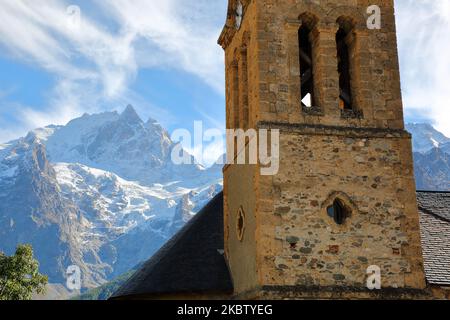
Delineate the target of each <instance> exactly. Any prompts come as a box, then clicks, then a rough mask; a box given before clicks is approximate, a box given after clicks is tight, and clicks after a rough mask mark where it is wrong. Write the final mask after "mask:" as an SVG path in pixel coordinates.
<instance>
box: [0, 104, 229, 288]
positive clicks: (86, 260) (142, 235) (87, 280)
mask: <svg viewBox="0 0 450 320" xmlns="http://www.w3.org/2000/svg"><path fill="white" fill-rule="evenodd" d="M174 146H175V144H174V143H173V142H172V141H171V140H170V138H169V134H168V133H167V131H166V130H164V128H162V126H161V125H159V124H158V122H157V121H155V120H152V119H150V120H149V121H147V122H145V123H144V122H143V121H142V120H141V118H140V117H139V116H138V114H137V113H136V111H135V110H134V108H133V107H132V106H128V107H127V108H126V109H125V110H124V111H123V112H122V113H120V114H119V113H117V112H105V113H100V114H92V115H90V114H84V115H83V116H82V117H80V118H77V119H73V120H72V121H70V122H69V123H67V125H65V126H47V127H45V128H39V129H36V130H33V131H31V132H29V133H28V134H27V136H26V137H24V138H19V139H17V140H14V141H11V142H9V143H6V144H2V145H0V250H1V251H4V252H6V253H7V254H9V253H11V252H12V251H13V250H14V249H15V246H16V245H17V244H18V243H31V244H32V245H33V247H34V248H35V251H36V255H37V257H38V259H39V260H40V262H41V266H42V268H43V272H44V273H46V274H48V275H49V276H50V281H51V282H57V283H63V282H64V276H65V268H67V266H69V265H73V264H76V265H78V266H80V268H81V269H82V272H83V274H84V278H83V281H84V283H83V286H85V287H91V286H96V285H99V284H101V283H103V282H104V281H106V280H109V279H111V278H112V277H114V276H116V275H118V274H120V273H122V272H125V271H128V270H129V269H130V268H132V267H133V266H134V265H136V264H137V263H139V262H141V261H142V260H145V259H147V258H148V257H149V256H150V255H151V254H153V253H154V252H155V251H156V250H157V249H159V247H160V246H161V245H162V244H163V243H164V242H165V241H166V240H168V238H169V237H170V236H171V235H172V234H173V233H174V232H176V231H177V230H178V229H179V228H180V227H181V226H182V225H183V224H184V223H185V222H186V221H187V220H188V219H189V218H190V217H191V216H192V215H194V214H195V213H196V211H197V210H199V209H200V208H201V207H202V206H203V205H205V204H206V203H207V202H208V201H209V200H210V199H211V198H212V197H213V196H214V195H215V194H216V193H217V192H220V190H221V183H222V176H221V171H220V170H208V171H205V170H203V169H202V168H201V167H200V166H198V165H191V166H176V165H175V164H173V163H172V161H171V158H170V156H171V150H172V148H173V147H174ZM143 243H145V244H146V245H145V246H143V245H142V244H143Z"/></svg>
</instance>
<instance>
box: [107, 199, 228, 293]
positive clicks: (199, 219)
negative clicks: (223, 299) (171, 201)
mask: <svg viewBox="0 0 450 320" xmlns="http://www.w3.org/2000/svg"><path fill="white" fill-rule="evenodd" d="M223 239H224V235H223V194H222V193H220V194H218V195H217V196H216V197H215V198H214V199H213V200H211V202H210V203H208V204H207V205H206V206H205V207H204V208H203V209H202V210H201V211H200V212H199V213H198V214H197V215H196V216H195V217H194V218H192V220H191V221H190V222H188V223H187V224H186V226H185V227H184V228H183V229H181V230H180V231H179V232H178V233H177V234H176V235H175V236H174V237H173V238H172V239H171V240H169V242H168V243H167V244H166V245H164V246H163V247H162V248H161V249H160V250H159V251H158V252H157V253H156V254H155V255H154V256H153V257H152V258H151V259H150V260H148V261H147V262H146V263H145V264H144V265H143V266H142V268H141V269H140V270H138V271H137V272H136V273H135V274H134V275H133V276H132V277H131V279H130V280H128V281H127V282H126V283H125V284H124V285H123V286H122V287H121V288H120V289H119V290H118V291H117V292H116V293H115V294H114V296H113V298H114V297H125V296H128V297H133V296H142V295H146V296H152V295H164V294H174V293H176V294H191V293H193V294H203V293H230V292H232V291H233V285H232V282H231V277H230V272H229V271H228V267H227V264H226V261H225V257H224V255H223V249H224V245H223Z"/></svg>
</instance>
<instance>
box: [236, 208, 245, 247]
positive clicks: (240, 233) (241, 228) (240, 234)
mask: <svg viewBox="0 0 450 320" xmlns="http://www.w3.org/2000/svg"><path fill="white" fill-rule="evenodd" d="M236 232H237V238H238V240H239V241H242V240H243V239H244V232H245V212H244V209H243V208H242V207H240V208H239V210H238V214H237V219H236Z"/></svg>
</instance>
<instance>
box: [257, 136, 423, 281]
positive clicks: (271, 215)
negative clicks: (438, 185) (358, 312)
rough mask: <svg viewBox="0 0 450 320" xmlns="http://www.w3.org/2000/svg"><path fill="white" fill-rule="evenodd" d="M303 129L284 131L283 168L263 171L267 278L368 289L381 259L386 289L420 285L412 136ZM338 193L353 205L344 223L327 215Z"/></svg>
mask: <svg viewBox="0 0 450 320" xmlns="http://www.w3.org/2000/svg"><path fill="white" fill-rule="evenodd" d="M305 131H306V130H301V129H297V128H294V129H293V128H290V129H289V130H287V131H284V132H283V133H282V136H281V164H280V172H279V174H278V175H276V176H274V177H263V178H261V179H262V180H266V181H265V182H264V183H261V184H260V185H261V186H262V188H259V189H260V193H259V197H258V199H259V201H260V202H261V203H266V204H267V203H268V202H270V203H271V204H273V207H271V206H269V208H268V210H267V211H266V212H264V211H260V212H258V216H259V217H260V223H261V224H263V225H264V227H262V228H261V230H264V231H262V232H261V234H259V235H258V238H260V247H258V253H259V254H260V255H259V257H258V262H259V263H260V267H261V270H262V274H261V282H262V284H263V285H285V286H295V285H298V286H347V287H362V288H364V287H365V286H366V279H367V273H366V270H367V268H368V267H369V266H371V265H377V266H379V267H380V268H381V272H382V286H383V287H384V288H388V287H391V288H405V287H408V288H423V287H424V286H425V282H424V274H423V262H422V254H421V247H420V238H419V230H418V227H419V222H418V215H417V207H416V200H415V193H414V191H413V190H414V179H413V178H412V175H411V172H412V163H411V161H410V160H409V159H410V148H411V147H410V140H409V138H408V137H407V136H405V135H404V134H401V133H396V134H388V135H386V134H385V133H382V132H380V133H378V134H373V133H372V134H368V133H367V132H365V133H362V134H354V133H352V132H351V131H345V130H344V131H342V130H336V131H335V132H332V131H331V132H330V131H326V130H325V129H324V130H322V131H320V130H318V129H315V131H316V133H315V134H311V133H310V132H307V133H306V132H305ZM270 185H272V186H273V187H272V188H270ZM264 186H267V187H266V188H265V189H266V191H265V192H263V191H262V189H264ZM336 197H338V198H340V199H341V200H343V201H344V203H345V204H346V205H347V206H348V207H349V208H351V216H349V217H348V218H347V220H346V222H345V223H344V224H343V225H337V224H336V223H335V222H334V220H333V219H332V218H330V217H329V216H328V215H327V211H326V208H327V207H328V206H329V205H330V204H331V203H332V201H333V200H334V199H335V198H336ZM262 207H263V206H262ZM265 221H270V222H271V223H270V225H267V224H266V223H265ZM265 248H271V249H270V250H267V249H265Z"/></svg>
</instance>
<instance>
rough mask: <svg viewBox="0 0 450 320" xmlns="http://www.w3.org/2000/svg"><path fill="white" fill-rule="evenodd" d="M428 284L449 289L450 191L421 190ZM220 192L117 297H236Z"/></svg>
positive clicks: (134, 276)
mask: <svg viewBox="0 0 450 320" xmlns="http://www.w3.org/2000/svg"><path fill="white" fill-rule="evenodd" d="M417 200H418V204H419V212H420V225H421V234H422V247H423V255H424V265H425V273H426V277H427V281H428V282H429V283H430V284H432V285H450V192H427V191H418V192H417ZM223 238H224V237H223V193H220V194H218V195H217V196H216V197H215V198H214V199H213V200H211V202H210V203H209V204H208V205H207V206H206V207H205V208H203V209H202V210H201V211H200V212H199V213H198V214H197V215H196V216H195V217H194V218H193V219H192V220H191V221H190V222H189V223H188V224H187V225H186V226H185V227H184V228H183V229H181V231H180V232H179V233H178V234H177V235H175V237H173V238H172V239H171V240H170V241H169V242H168V243H167V244H166V245H165V246H164V247H163V248H162V249H161V250H159V251H158V252H157V253H156V254H155V255H154V256H153V257H152V258H151V259H150V260H149V261H147V262H146V263H145V264H144V265H143V267H142V268H141V269H140V270H138V271H137V272H136V274H134V275H133V277H132V278H131V279H130V280H129V281H128V282H126V283H125V284H124V285H123V286H122V287H121V288H120V289H119V290H118V291H117V292H116V293H115V294H114V296H113V298H114V297H133V296H135V297H139V296H141V295H145V296H151V295H155V296H157V295H163V294H174V293H176V294H189V293H195V294H202V293H232V291H233V284H232V280H231V276H230V272H229V269H228V267H227V264H226V261H225V258H224V256H223Z"/></svg>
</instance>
